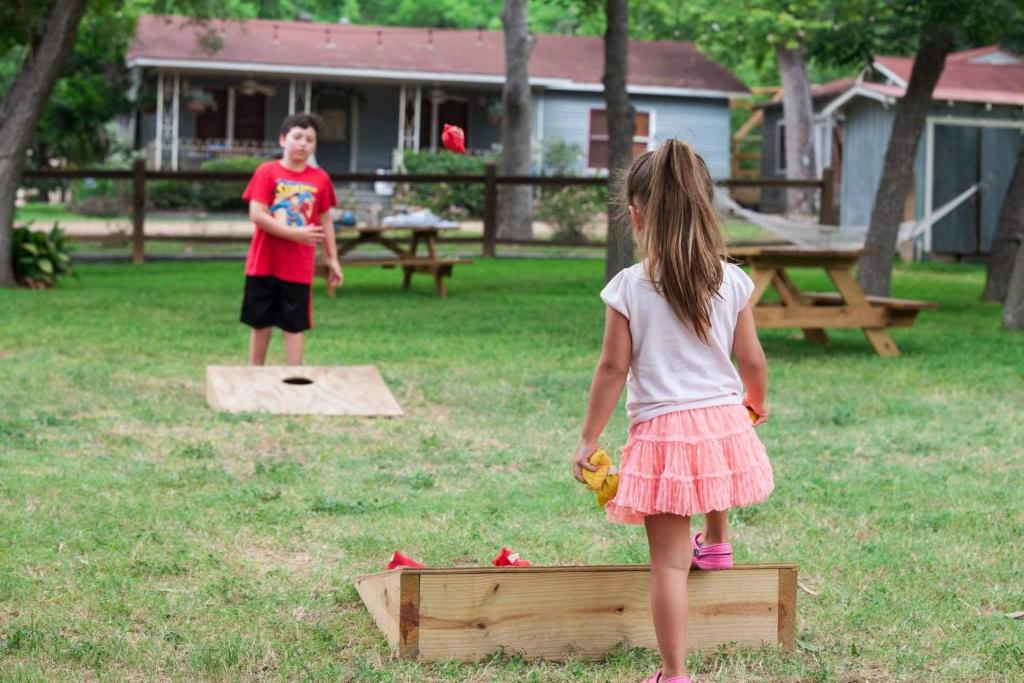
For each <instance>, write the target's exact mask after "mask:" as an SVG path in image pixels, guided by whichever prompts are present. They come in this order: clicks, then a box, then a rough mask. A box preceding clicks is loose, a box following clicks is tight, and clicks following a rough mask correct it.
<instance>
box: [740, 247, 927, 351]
mask: <svg viewBox="0 0 1024 683" xmlns="http://www.w3.org/2000/svg"><path fill="white" fill-rule="evenodd" d="M866 253H868V252H867V251H866V250H864V249H837V250H813V249H802V248H799V247H791V246H790V247H787V246H776V245H771V246H734V247H730V248H729V250H728V255H729V257H730V258H731V259H732V260H734V261H738V262H741V263H746V264H748V265H749V266H750V269H751V272H750V278H751V280H753V281H754V292H753V294H752V295H751V299H750V300H751V302H752V303H753V305H754V320H755V322H756V323H757V325H758V327H764V328H785V327H798V328H800V329H802V330H803V333H804V337H805V338H806V339H807V340H808V341H810V342H813V343H817V344H825V343H827V342H828V334H827V333H826V332H825V329H826V328H857V327H859V328H861V329H862V330H863V331H864V336H865V337H866V338H867V340H868V343H870V344H871V347H872V348H873V349H874V350H875V352H876V353H878V355H880V356H898V355H899V354H900V351H899V348H898V347H897V346H896V343H895V342H893V340H892V337H890V336H889V332H888V328H890V327H910V326H912V325H913V324H914V320H915V319H916V318H917V314H918V313H919V312H921V311H922V310H925V309H931V308H937V305H936V304H935V303H934V302H931V301H917V300H912V299H894V298H890V297H879V296H868V295H866V294H865V293H864V290H862V289H861V287H860V285H859V284H857V280H856V279H855V278H854V277H853V268H854V266H855V265H856V264H857V259H859V258H860V257H861V256H863V255H864V254H866ZM790 268H822V269H824V270H825V272H826V274H827V275H828V277H829V279H830V280H831V281H832V284H833V285H834V286H835V288H836V291H835V292H810V293H805V292H801V291H800V289H799V288H798V287H797V286H796V284H795V283H794V282H793V280H792V279H791V278H790V277H789V274H788V272H787V271H788V270H789V269H790ZM769 287H772V288H773V289H774V290H775V291H776V293H777V294H778V295H779V302H778V303H767V302H764V301H763V298H764V295H765V293H766V292H767V291H768V288H769Z"/></svg>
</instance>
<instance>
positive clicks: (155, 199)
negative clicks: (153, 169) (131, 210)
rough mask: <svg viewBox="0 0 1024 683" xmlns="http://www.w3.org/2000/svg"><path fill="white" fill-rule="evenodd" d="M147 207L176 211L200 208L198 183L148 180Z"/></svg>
mask: <svg viewBox="0 0 1024 683" xmlns="http://www.w3.org/2000/svg"><path fill="white" fill-rule="evenodd" d="M146 208H147V209H163V210H166V211H176V210H184V209H197V208H199V189H198V186H197V184H196V183H194V182H189V181H182V180H150V181H147V182H146Z"/></svg>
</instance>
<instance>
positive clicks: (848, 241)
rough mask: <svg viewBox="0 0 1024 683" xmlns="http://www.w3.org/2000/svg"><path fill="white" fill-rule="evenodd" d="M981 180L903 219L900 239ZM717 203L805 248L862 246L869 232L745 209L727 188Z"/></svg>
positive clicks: (911, 235)
mask: <svg viewBox="0 0 1024 683" xmlns="http://www.w3.org/2000/svg"><path fill="white" fill-rule="evenodd" d="M978 188H979V184H978V183H975V184H974V185H971V186H970V187H969V188H967V189H966V190H964V191H963V192H961V193H960V194H958V195H957V196H956V197H953V198H952V199H950V200H949V201H948V202H946V203H945V204H943V205H942V206H940V207H939V208H938V209H936V210H935V211H933V212H932V213H931V214H929V215H927V216H923V217H921V218H918V219H917V220H912V221H903V222H902V223H900V228H899V233H898V237H897V243H900V242H905V241H908V240H914V239H916V238H917V237H918V236H919V235H921V234H923V233H925V232H926V231H927V230H928V229H929V228H930V227H931V226H932V225H934V224H935V223H936V222H937V221H940V220H942V219H943V218H944V217H945V216H946V215H947V214H949V212H950V211H952V210H953V209H955V208H956V207H958V206H959V205H960V204H962V203H963V202H964V201H966V200H967V198H968V197H970V196H971V195H973V194H974V193H975V192H977V191H978ZM715 205H716V208H718V211H719V213H722V214H723V215H724V214H725V213H726V212H730V213H732V214H735V215H737V216H740V217H741V218H744V219H746V220H748V221H750V222H751V223H753V224H754V225H758V226H760V227H762V228H764V229H765V230H767V231H768V232H770V233H772V234H773V235H775V236H777V237H780V238H782V239H784V240H786V241H787V242H792V243H793V244H795V245H797V246H798V247H803V248H805V249H860V248H862V247H863V246H864V241H865V239H866V238H867V235H868V226H866V225H821V224H820V223H815V222H813V221H810V220H805V221H801V220H795V219H792V218H786V217H785V216H779V215H775V214H767V213H759V212H757V211H751V210H750V209H745V208H743V207H742V206H740V205H739V204H737V203H736V201H735V200H734V199H733V198H732V197H730V196H729V195H728V194H726V193H725V192H716V193H715Z"/></svg>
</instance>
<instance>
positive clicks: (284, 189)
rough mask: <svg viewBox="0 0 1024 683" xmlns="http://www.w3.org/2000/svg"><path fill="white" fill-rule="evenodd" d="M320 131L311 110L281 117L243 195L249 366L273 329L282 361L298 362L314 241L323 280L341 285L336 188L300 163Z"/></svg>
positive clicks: (307, 320) (309, 320)
mask: <svg viewBox="0 0 1024 683" xmlns="http://www.w3.org/2000/svg"><path fill="white" fill-rule="evenodd" d="M318 132H319V128H318V127H317V123H316V120H315V119H314V118H313V117H312V116H310V115H309V114H294V115H292V116H289V117H288V118H286V119H285V120H284V121H283V122H282V123H281V131H280V137H279V139H278V142H279V143H280V145H281V149H282V151H283V153H282V154H281V159H280V160H275V161H268V162H266V163H264V164H261V165H260V167H259V168H257V169H256V171H255V172H254V173H253V174H252V179H251V180H250V181H249V185H248V187H246V188H245V192H244V193H243V194H242V199H245V200H247V201H248V202H249V218H251V219H252V222H253V223H254V229H253V234H252V242H251V243H250V244H249V254H248V256H247V257H246V259H245V296H244V298H243V300H242V316H241V319H242V322H243V323H245V324H246V325H249V326H250V327H252V336H251V337H250V340H249V363H250V364H252V365H263V364H264V363H265V362H266V360H267V346H268V345H269V344H270V333H271V331H272V330H273V327H275V326H276V327H280V328H281V330H282V331H283V332H284V361H285V363H286V364H287V365H302V354H303V350H304V344H305V342H304V338H303V333H304V332H305V331H306V330H308V329H311V328H312V327H313V299H312V294H311V292H310V287H311V285H312V283H313V268H314V260H315V257H316V245H318V244H323V250H324V258H325V260H326V261H327V271H328V276H327V279H328V285H329V286H340V285H341V283H342V280H343V276H342V273H341V264H340V263H338V251H337V245H336V244H335V242H334V225H333V224H332V222H331V207H332V206H334V205H335V204H337V200H336V199H335V197H334V187H333V186H332V185H331V179H330V178H329V177H328V176H327V173H326V172H324V170H323V169H320V168H317V167H314V166H308V165H307V164H306V162H307V160H308V159H309V158H310V157H311V156H312V155H313V152H314V151H315V150H316V138H317V133H318Z"/></svg>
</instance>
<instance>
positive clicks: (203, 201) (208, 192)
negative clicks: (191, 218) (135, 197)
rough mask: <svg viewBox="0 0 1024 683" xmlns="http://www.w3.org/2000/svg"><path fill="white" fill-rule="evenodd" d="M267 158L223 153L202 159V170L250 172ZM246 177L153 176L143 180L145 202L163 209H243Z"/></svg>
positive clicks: (153, 207) (149, 206) (151, 206)
mask: <svg viewBox="0 0 1024 683" xmlns="http://www.w3.org/2000/svg"><path fill="white" fill-rule="evenodd" d="M264 161H266V159H260V158H257V157H225V158H223V159H211V160H210V161H205V162H203V164H202V165H201V166H200V167H199V168H200V170H202V171H214V172H221V173H223V172H235V173H252V172H253V171H255V170H256V167H257V166H259V165H260V164H262V163H263V162H264ZM244 187H245V181H239V180H228V181H215V182H211V181H204V182H197V181H182V180H152V181H150V182H148V183H146V206H147V207H148V208H150V209H162V210H165V211H183V210H190V211H243V210H245V207H246V204H245V201H243V200H242V189H243V188H244Z"/></svg>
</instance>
